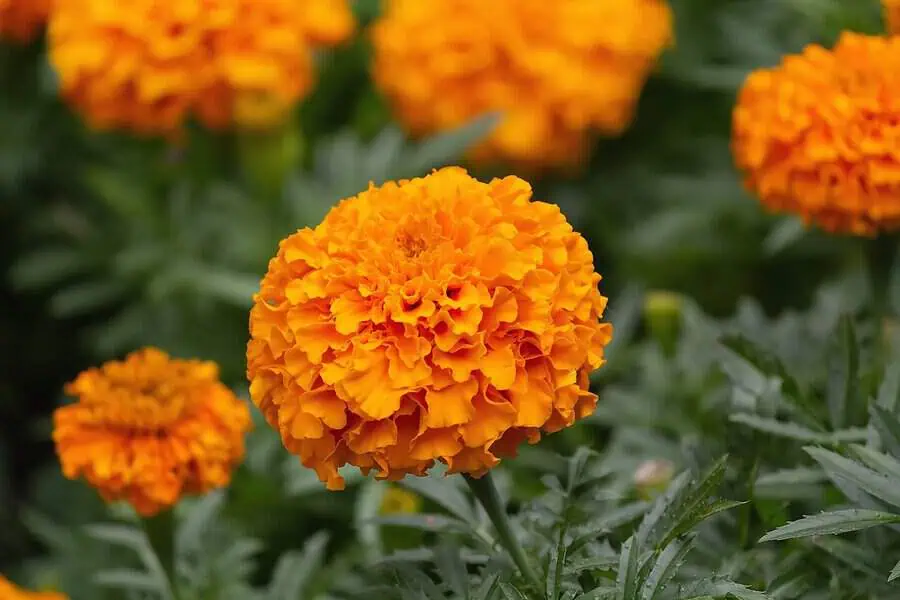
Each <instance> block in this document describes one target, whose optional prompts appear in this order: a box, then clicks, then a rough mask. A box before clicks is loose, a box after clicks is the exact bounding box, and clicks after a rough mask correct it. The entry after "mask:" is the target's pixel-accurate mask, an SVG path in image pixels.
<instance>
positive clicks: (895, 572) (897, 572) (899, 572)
mask: <svg viewBox="0 0 900 600" xmlns="http://www.w3.org/2000/svg"><path fill="white" fill-rule="evenodd" d="M898 577H900V562H898V563H897V564H896V565H894V568H893V569H891V572H890V573H889V574H888V581H894V580H895V579H897V578H898Z"/></svg>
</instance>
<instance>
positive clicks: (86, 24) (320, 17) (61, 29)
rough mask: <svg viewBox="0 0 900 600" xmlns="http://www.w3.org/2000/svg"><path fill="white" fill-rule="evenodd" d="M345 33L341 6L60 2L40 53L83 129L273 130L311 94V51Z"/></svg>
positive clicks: (269, 0) (243, 1) (291, 0)
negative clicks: (45, 52) (187, 125)
mask: <svg viewBox="0 0 900 600" xmlns="http://www.w3.org/2000/svg"><path fill="white" fill-rule="evenodd" d="M353 28H354V22H353V15H352V13H351V11H350V8H349V5H348V4H347V0H178V1H177V2H161V1H159V0H121V1H119V2H110V1H109V0H65V1H64V2H59V3H58V5H57V6H56V8H55V9H54V11H53V14H52V16H51V19H50V26H49V46H50V58H51V60H52V62H53V64H54V65H55V67H56V70H57V72H58V74H59V77H60V81H61V84H62V92H63V95H64V96H65V98H66V99H67V100H68V101H69V102H70V103H71V104H72V105H73V106H74V107H75V108H76V109H77V110H79V111H80V112H81V113H82V114H83V115H84V117H85V118H86V119H87V121H88V122H89V123H90V125H91V126H93V127H95V128H98V129H110V128H126V129H132V130H135V131H138V132H142V133H153V134H155V133H163V134H170V133H177V132H178V131H179V130H180V129H181V127H182V126H183V124H184V122H185V121H186V120H187V119H188V118H191V117H195V118H197V119H199V120H200V121H201V122H202V123H204V124H205V125H206V126H208V127H211V128H224V127H228V126H230V125H238V126H242V127H243V126H247V127H257V126H261V125H272V124H275V123H277V122H279V120H280V119H281V118H282V117H283V116H284V114H285V113H286V112H287V110H288V109H290V108H291V107H292V106H293V105H294V104H295V103H296V102H297V101H298V100H300V99H301V98H302V97H303V96H305V95H306V94H307V92H308V91H309V89H310V88H311V86H312V83H313V77H314V75H313V62H312V50H313V48H314V47H316V46H323V45H333V44H336V43H339V42H341V41H343V40H345V39H347V38H348V37H349V36H350V34H351V33H352V31H353ZM261 120H262V121H263V122H262V123H260V121H261Z"/></svg>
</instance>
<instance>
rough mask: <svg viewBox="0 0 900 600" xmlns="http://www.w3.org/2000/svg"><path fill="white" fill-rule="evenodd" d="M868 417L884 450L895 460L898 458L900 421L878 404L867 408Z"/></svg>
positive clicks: (899, 450) (899, 454) (899, 451)
mask: <svg viewBox="0 0 900 600" xmlns="http://www.w3.org/2000/svg"><path fill="white" fill-rule="evenodd" d="M869 416H870V419H871V420H870V422H871V424H872V425H873V426H874V427H875V431H876V432H878V438H879V439H880V440H881V444H882V445H883V446H884V448H885V449H886V450H887V451H888V452H889V453H890V454H891V455H893V456H894V457H895V458H896V457H900V421H898V420H897V417H896V416H895V415H894V414H893V413H890V412H888V411H887V410H885V409H884V408H882V407H881V406H880V405H878V404H872V405H871V406H869Z"/></svg>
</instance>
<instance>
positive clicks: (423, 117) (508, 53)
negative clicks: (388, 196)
mask: <svg viewBox="0 0 900 600" xmlns="http://www.w3.org/2000/svg"><path fill="white" fill-rule="evenodd" d="M672 36H673V33H672V14H671V11H670V9H669V7H668V4H666V2H665V0H554V1H552V2H551V1H547V0H491V1H490V2H486V1H484V0H429V1H428V2H424V1H422V0H388V1H387V3H386V8H385V12H384V15H383V17H382V18H381V19H380V20H379V21H377V22H376V23H375V25H374V26H373V31H372V39H373V42H374V49H375V63H374V77H375V80H376V82H377V84H378V85H379V86H380V88H381V90H382V91H383V92H384V93H385V94H386V95H387V97H388V99H389V100H390V101H391V102H392V104H393V107H394V109H395V112H396V114H397V116H398V118H399V120H400V121H402V122H403V123H404V124H405V125H406V127H407V128H408V129H409V130H410V131H411V132H412V133H413V134H415V135H425V134H430V133H433V132H436V131H444V130H447V129H452V128H454V127H457V126H459V125H462V124H463V123H465V122H466V121H469V120H471V119H473V118H475V117H477V116H479V115H481V114H484V113H487V112H503V113H505V117H504V118H503V120H502V121H501V123H500V124H499V125H498V127H497V129H495V131H494V132H493V134H492V135H491V136H489V138H488V139H487V141H485V142H484V143H483V144H481V145H480V146H479V147H477V148H476V149H475V150H474V152H473V155H472V158H474V159H475V160H480V161H493V160H498V159H499V160H504V161H508V162H512V163H514V164H516V165H518V166H520V167H526V166H527V167H542V166H553V165H571V164H577V163H578V162H579V161H580V160H581V159H582V158H584V155H585V152H586V150H587V146H588V142H589V140H590V139H591V138H590V132H591V130H598V131H600V132H602V133H605V134H609V135H616V134H619V133H620V132H622V131H623V130H624V129H625V128H626V127H627V126H628V124H629V123H630V121H631V119H632V115H633V112H634V108H635V104H636V102H637V98H638V96H639V95H640V92H641V88H642V87H643V85H644V82H645V80H646V79H647V77H648V75H649V73H650V71H651V70H652V68H653V66H654V64H655V63H656V60H657V58H658V56H659V55H660V53H661V52H662V50H663V49H664V47H665V46H667V45H668V44H669V43H670V42H671V41H672Z"/></svg>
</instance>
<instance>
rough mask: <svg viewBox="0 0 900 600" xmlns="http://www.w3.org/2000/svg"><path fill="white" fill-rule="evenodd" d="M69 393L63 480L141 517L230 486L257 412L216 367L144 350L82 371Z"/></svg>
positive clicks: (58, 419)
mask: <svg viewBox="0 0 900 600" xmlns="http://www.w3.org/2000/svg"><path fill="white" fill-rule="evenodd" d="M66 393H67V394H69V395H71V396H74V397H76V398H77V402H75V403H73V404H69V405H66V406H63V407H61V408H59V409H57V410H56V412H55V414H54V415H53V417H54V419H53V420H54V431H53V439H54V441H55V442H56V450H57V454H58V455H59V459H60V463H61V464H62V469H63V473H64V474H65V475H66V477H69V478H76V477H79V476H84V477H85V478H86V479H87V481H88V482H89V483H90V484H91V485H92V486H93V487H95V488H97V490H98V491H99V492H100V493H101V495H102V496H103V497H104V498H105V499H106V500H107V501H113V500H119V499H124V500H127V501H129V502H130V503H131V504H132V505H133V506H134V507H135V509H136V510H137V511H138V512H139V513H140V514H142V515H146V516H149V515H153V514H155V513H156V512H158V511H160V510H162V509H165V508H168V507H170V506H172V505H174V504H175V503H176V502H177V501H178V500H179V498H180V497H181V496H182V495H183V494H184V493H203V492H206V491H209V490H210V489H213V488H216V487H221V486H224V485H227V483H228V482H229V480H230V478H231V471H232V469H233V468H234V466H235V465H237V464H238V463H239V462H240V460H241V459H242V458H243V455H244V434H245V432H246V431H247V430H248V429H249V428H250V413H249V410H248V407H247V405H246V404H245V403H244V402H242V401H241V400H239V399H238V398H237V397H235V395H234V394H233V393H232V392H231V390H229V389H228V388H227V387H225V386H224V385H223V384H222V383H220V382H219V380H218V367H217V366H216V365H215V364H214V363H210V362H201V361H195V360H178V359H173V358H169V356H167V355H166V354H165V353H163V352H162V351H160V350H156V349H154V348H146V349H143V350H140V351H137V352H134V353H132V354H130V355H128V357H127V358H126V359H125V360H124V361H112V362H108V363H106V364H104V365H103V366H102V367H100V368H94V369H89V370H87V371H85V372H83V373H81V374H80V375H79V376H78V377H77V378H76V379H75V381H73V382H72V383H70V384H68V385H67V386H66Z"/></svg>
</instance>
